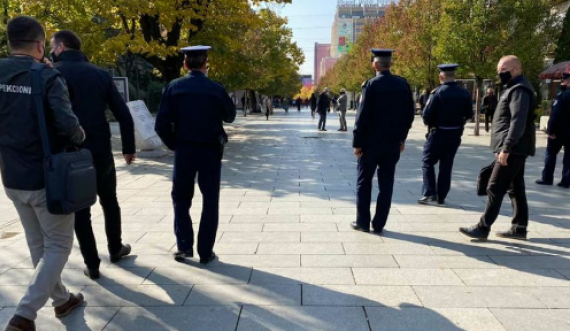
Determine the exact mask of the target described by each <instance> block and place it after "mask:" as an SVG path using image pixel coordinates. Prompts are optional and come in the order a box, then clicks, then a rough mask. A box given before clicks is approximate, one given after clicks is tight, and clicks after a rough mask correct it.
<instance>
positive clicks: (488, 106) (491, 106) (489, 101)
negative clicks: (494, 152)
mask: <svg viewBox="0 0 570 331" xmlns="http://www.w3.org/2000/svg"><path fill="white" fill-rule="evenodd" d="M497 103H498V101H497V96H496V95H495V91H494V90H493V89H492V88H488V89H487V94H486V95H485V97H483V113H484V114H485V132H489V123H490V122H491V121H492V120H493V115H494V114H495V109H496V108H497Z"/></svg>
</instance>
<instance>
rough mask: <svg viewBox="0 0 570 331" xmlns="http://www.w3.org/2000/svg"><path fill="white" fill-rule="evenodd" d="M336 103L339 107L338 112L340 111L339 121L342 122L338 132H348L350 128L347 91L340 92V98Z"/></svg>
mask: <svg viewBox="0 0 570 331" xmlns="http://www.w3.org/2000/svg"><path fill="white" fill-rule="evenodd" d="M336 102H337V105H338V106H337V110H338V116H339V121H340V129H339V130H338V131H341V132H346V131H348V127H347V125H346V110H347V109H346V108H347V103H348V97H347V95H346V90H345V89H341V90H340V96H339V97H338V99H337V100H336Z"/></svg>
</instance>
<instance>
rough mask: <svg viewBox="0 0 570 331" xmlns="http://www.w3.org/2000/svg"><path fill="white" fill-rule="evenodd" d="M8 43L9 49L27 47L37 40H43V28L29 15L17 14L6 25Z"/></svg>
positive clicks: (44, 36)
mask: <svg viewBox="0 0 570 331" xmlns="http://www.w3.org/2000/svg"><path fill="white" fill-rule="evenodd" d="M6 31H7V34H8V44H9V45H10V48H11V49H13V50H14V49H18V50H20V49H27V48H30V47H31V46H32V44H33V43H35V42H37V41H45V40H46V33H45V31H44V28H43V27H42V25H41V24H40V22H38V21H37V20H36V19H34V18H33V17H30V16H17V17H14V18H13V19H11V20H10V21H9V22H8V26H7V27H6Z"/></svg>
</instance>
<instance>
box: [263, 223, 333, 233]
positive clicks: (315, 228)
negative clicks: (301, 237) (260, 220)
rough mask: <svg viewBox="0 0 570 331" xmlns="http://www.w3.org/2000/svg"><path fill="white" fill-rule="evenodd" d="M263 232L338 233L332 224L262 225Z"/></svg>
mask: <svg viewBox="0 0 570 331" xmlns="http://www.w3.org/2000/svg"><path fill="white" fill-rule="evenodd" d="M263 232H338V228H337V227H336V224H332V223H295V224H278V223H272V224H264V225H263Z"/></svg>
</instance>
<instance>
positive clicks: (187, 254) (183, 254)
mask: <svg viewBox="0 0 570 331" xmlns="http://www.w3.org/2000/svg"><path fill="white" fill-rule="evenodd" d="M173 256H174V260H175V261H176V262H184V261H186V259H191V258H193V257H194V250H193V249H189V250H187V251H177V252H176V253H174V254H173Z"/></svg>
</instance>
